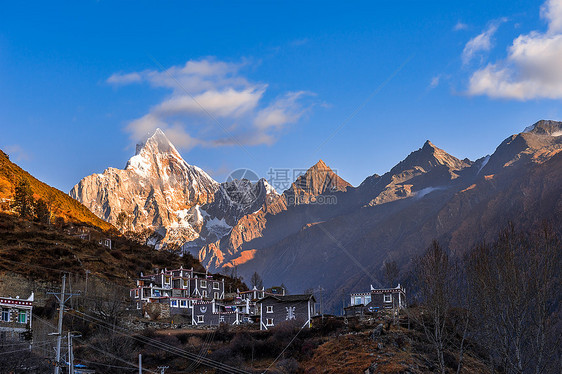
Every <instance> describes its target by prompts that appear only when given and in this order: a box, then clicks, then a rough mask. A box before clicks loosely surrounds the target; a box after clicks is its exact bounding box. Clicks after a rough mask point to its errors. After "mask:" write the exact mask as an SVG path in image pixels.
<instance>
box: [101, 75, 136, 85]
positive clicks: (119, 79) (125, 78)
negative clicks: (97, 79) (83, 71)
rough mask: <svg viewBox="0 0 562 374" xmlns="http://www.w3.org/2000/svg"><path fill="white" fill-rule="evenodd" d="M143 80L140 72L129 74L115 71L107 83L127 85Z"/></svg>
mask: <svg viewBox="0 0 562 374" xmlns="http://www.w3.org/2000/svg"><path fill="white" fill-rule="evenodd" d="M140 81H142V77H141V75H140V74H139V73H129V74H122V73H115V74H112V75H111V76H110V77H109V78H107V83H111V84H114V85H125V84H131V83H136V82H140Z"/></svg>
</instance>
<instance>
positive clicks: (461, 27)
mask: <svg viewBox="0 0 562 374" xmlns="http://www.w3.org/2000/svg"><path fill="white" fill-rule="evenodd" d="M466 29H468V25H467V24H466V23H462V22H461V21H458V22H457V23H456V25H455V27H453V31H461V30H466Z"/></svg>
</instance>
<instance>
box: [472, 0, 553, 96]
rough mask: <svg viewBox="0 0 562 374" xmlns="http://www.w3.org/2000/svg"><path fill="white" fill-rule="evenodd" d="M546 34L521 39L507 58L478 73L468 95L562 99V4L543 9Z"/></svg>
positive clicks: (514, 42) (535, 33)
mask: <svg viewBox="0 0 562 374" xmlns="http://www.w3.org/2000/svg"><path fill="white" fill-rule="evenodd" d="M541 16H542V17H543V18H544V19H545V20H546V21H547V23H548V29H547V31H546V32H542V33H541V32H538V31H532V32H530V33H529V34H525V35H519V36H518V37H517V38H516V39H515V40H514V41H513V43H512V45H511V46H510V47H509V49H508V54H507V57H506V58H505V59H503V60H500V61H497V62H495V63H490V64H488V65H487V66H485V67H483V68H481V69H479V70H477V71H475V72H474V73H473V74H472V76H471V77H470V80H469V87H468V93H469V94H471V95H488V96H490V97H493V98H510V99H519V100H528V99H533V98H551V99H561V98H562V63H561V62H560V61H562V0H548V1H547V2H546V3H544V4H543V6H542V7H541Z"/></svg>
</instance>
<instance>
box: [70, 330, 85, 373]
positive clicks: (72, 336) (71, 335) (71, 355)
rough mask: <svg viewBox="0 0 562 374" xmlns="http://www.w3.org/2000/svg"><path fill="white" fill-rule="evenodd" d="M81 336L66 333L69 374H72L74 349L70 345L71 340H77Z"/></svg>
mask: <svg viewBox="0 0 562 374" xmlns="http://www.w3.org/2000/svg"><path fill="white" fill-rule="evenodd" d="M81 336H82V335H81V334H73V333H72V332H70V331H69V332H68V363H69V369H68V373H69V374H74V348H73V345H72V338H79V337H81Z"/></svg>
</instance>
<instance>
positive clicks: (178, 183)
mask: <svg viewBox="0 0 562 374" xmlns="http://www.w3.org/2000/svg"><path fill="white" fill-rule="evenodd" d="M218 188H219V184H218V183H217V182H215V181H214V180H213V179H212V178H211V177H210V176H209V175H208V174H207V173H205V172H204V171H203V170H201V169H200V168H198V167H197V166H193V165H189V164H188V163H187V162H185V161H184V160H183V158H182V157H181V155H180V154H179V152H178V151H177V150H176V148H175V147H174V146H173V145H172V143H170V141H169V140H168V139H167V138H166V135H165V134H164V133H163V132H162V131H161V130H160V129H158V130H156V132H155V133H154V135H152V136H151V137H150V138H148V140H146V142H144V143H143V144H140V145H137V151H136V154H135V156H133V157H132V158H131V159H130V160H129V161H128V162H127V166H126V167H125V169H124V170H121V169H115V168H108V169H106V170H105V171H104V172H103V173H101V174H92V175H90V176H87V177H86V178H84V179H82V180H81V181H80V182H79V183H78V184H77V185H76V186H74V188H72V190H71V191H70V195H71V196H72V197H74V198H75V199H76V200H78V201H80V202H81V203H83V204H84V205H86V206H87V207H88V208H89V209H90V210H91V211H92V212H93V213H94V214H96V215H97V216H98V217H100V218H102V219H103V220H105V221H107V222H110V223H112V224H114V225H116V226H118V227H119V228H120V229H122V230H123V231H125V230H133V231H137V232H140V231H143V230H150V231H153V230H156V231H159V232H160V233H161V235H162V237H165V238H167V240H166V241H167V242H170V243H172V242H173V243H176V244H180V245H181V244H183V241H185V240H192V239H195V238H197V237H198V236H199V232H200V230H201V227H202V225H203V217H202V213H201V211H200V210H199V207H200V206H201V205H203V204H207V203H209V202H211V201H213V199H214V194H215V192H216V191H217V189H218ZM121 212H124V213H125V214H126V216H127V218H126V219H125V220H124V222H119V224H118V216H119V214H120V213H121Z"/></svg>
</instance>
